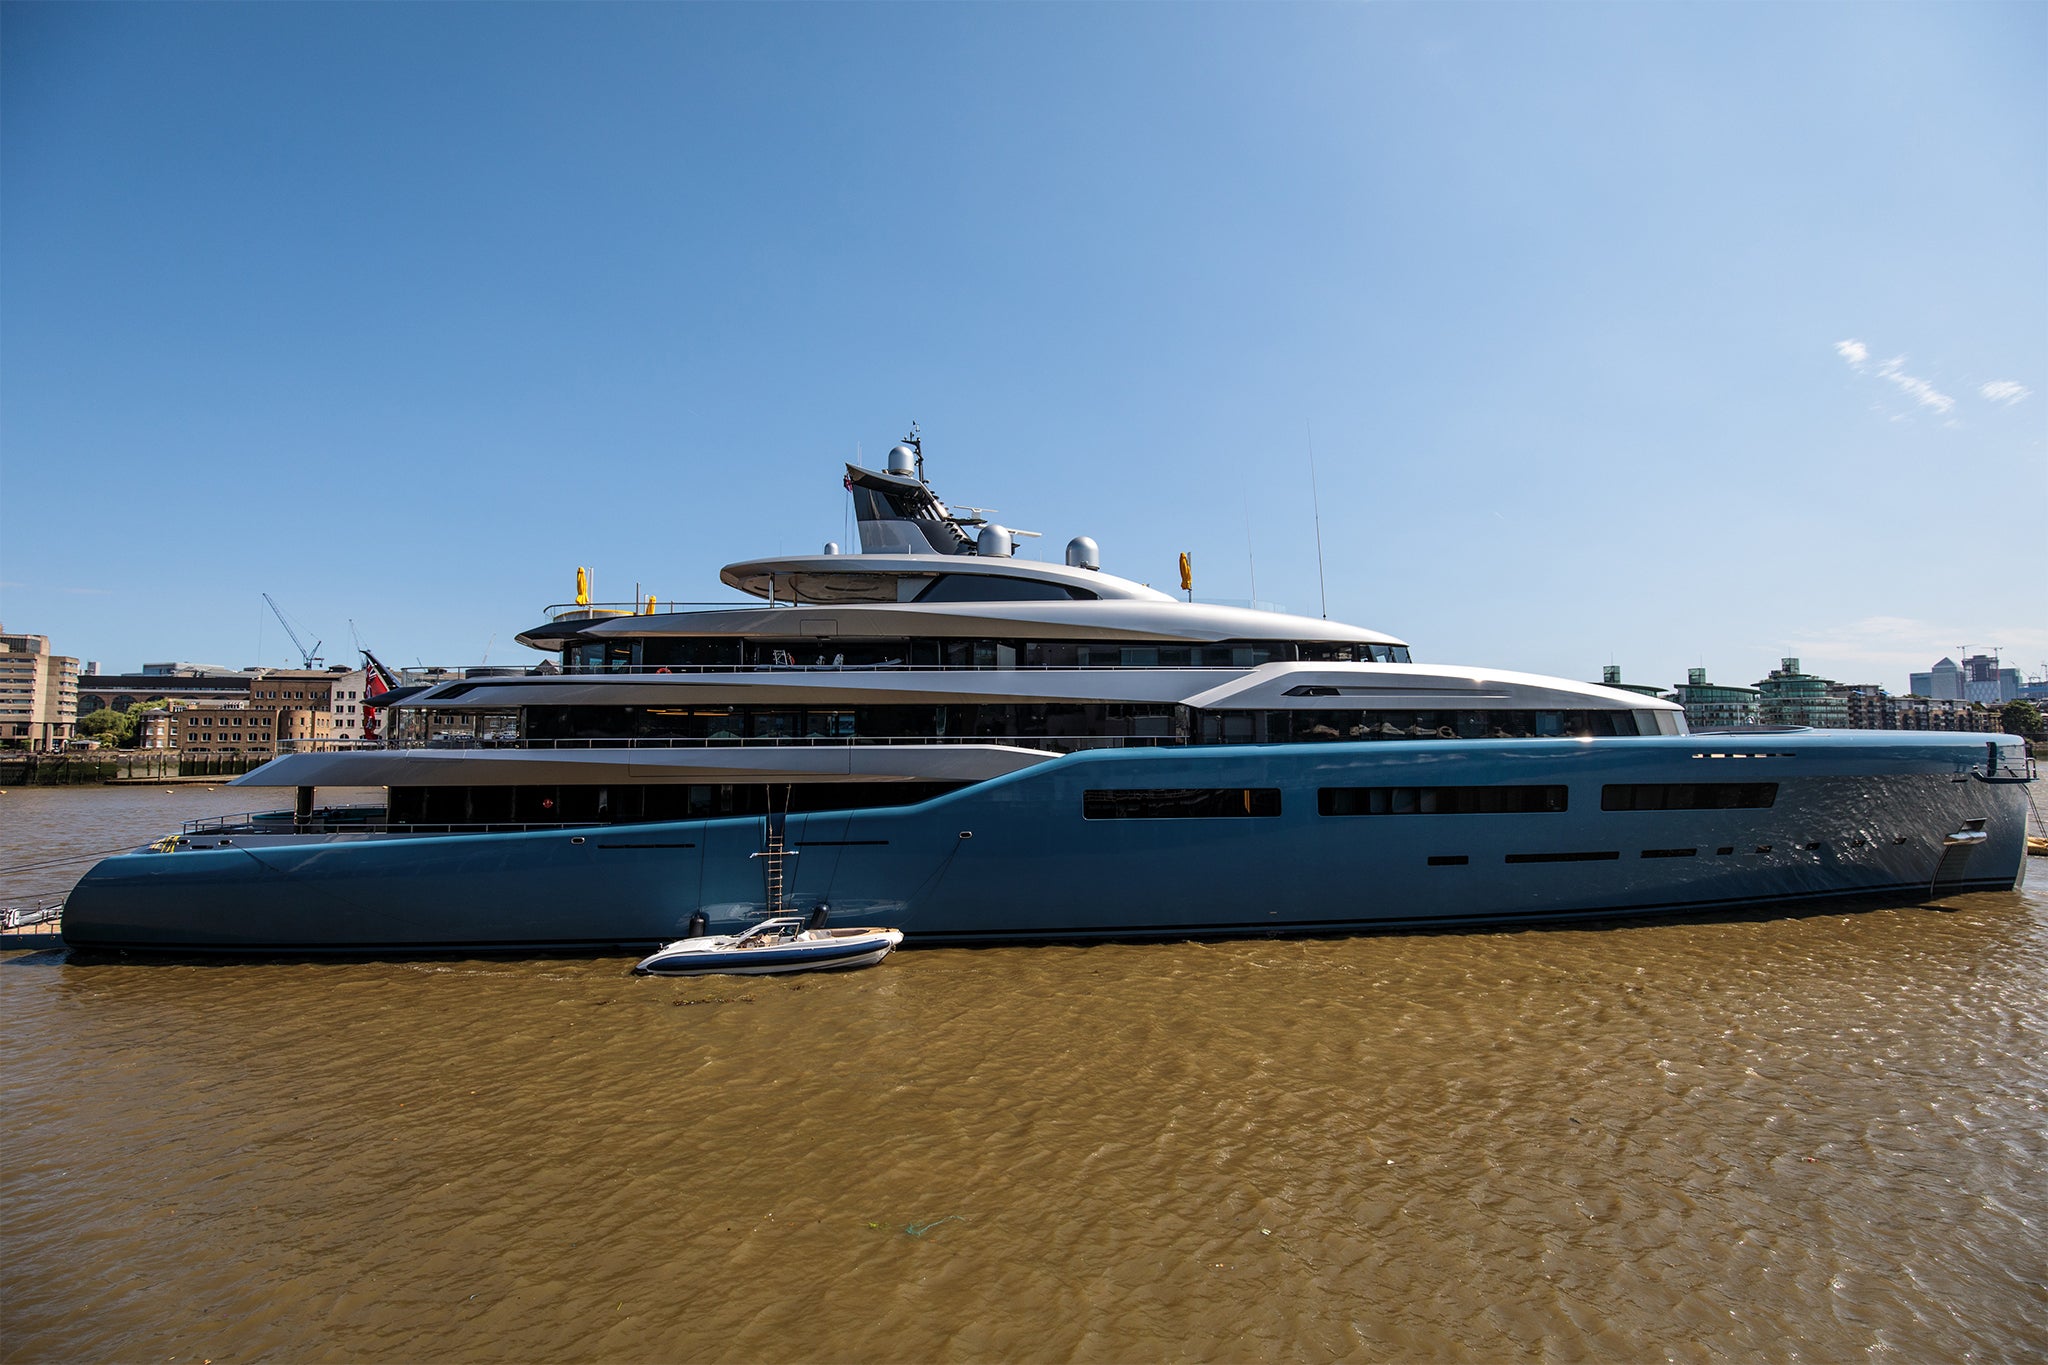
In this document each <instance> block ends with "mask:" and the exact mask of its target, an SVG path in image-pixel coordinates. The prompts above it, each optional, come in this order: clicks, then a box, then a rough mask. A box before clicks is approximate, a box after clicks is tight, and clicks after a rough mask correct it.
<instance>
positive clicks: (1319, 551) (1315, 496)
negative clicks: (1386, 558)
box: [1302, 422, 1330, 621]
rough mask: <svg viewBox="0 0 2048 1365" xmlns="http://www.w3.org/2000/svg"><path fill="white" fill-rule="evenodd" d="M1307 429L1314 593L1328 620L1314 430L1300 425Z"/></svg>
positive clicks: (1308, 424)
mask: <svg viewBox="0 0 2048 1365" xmlns="http://www.w3.org/2000/svg"><path fill="white" fill-rule="evenodd" d="M1302 425H1303V426H1304V427H1306V428H1307V429H1308V499H1309V507H1310V508H1311V509H1312V510H1313V511H1314V512H1315V518H1316V592H1317V593H1318V594H1320V595H1321V597H1322V601H1323V619H1324V620H1325V621H1327V620H1329V619H1330V589H1329V587H1328V586H1327V585H1326V584H1325V583H1324V581H1323V499H1322V494H1321V493H1320V492H1319V491H1318V490H1317V488H1316V429H1315V426H1314V425H1313V424H1312V423H1309V422H1304V423H1302Z"/></svg>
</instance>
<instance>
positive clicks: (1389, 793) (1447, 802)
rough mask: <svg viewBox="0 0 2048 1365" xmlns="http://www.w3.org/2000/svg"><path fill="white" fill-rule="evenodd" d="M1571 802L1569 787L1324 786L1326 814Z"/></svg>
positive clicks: (1482, 809)
mask: <svg viewBox="0 0 2048 1365" xmlns="http://www.w3.org/2000/svg"><path fill="white" fill-rule="evenodd" d="M1570 804H1571V793H1570V791H1569V789H1567V788H1565V787H1324V788H1322V789H1321V790H1319V791H1318V792H1317V793H1316V809H1317V810H1318V811H1319V812H1321V813H1322V814H1324V815H1531V814H1539V813H1544V812H1561V811H1563V810H1565V809H1566V808H1567V807H1568V806H1569V805H1570Z"/></svg>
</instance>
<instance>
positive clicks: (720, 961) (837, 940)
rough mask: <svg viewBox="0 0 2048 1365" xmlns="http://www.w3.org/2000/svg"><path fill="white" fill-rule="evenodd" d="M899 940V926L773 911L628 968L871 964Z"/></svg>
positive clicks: (696, 972) (676, 972) (747, 971)
mask: <svg viewBox="0 0 2048 1365" xmlns="http://www.w3.org/2000/svg"><path fill="white" fill-rule="evenodd" d="M814 918H815V917H814ZM902 942H903V931H902V930H901V929H877V928H863V929H834V928H830V927H826V926H817V927H813V926H812V925H811V924H809V923H807V922H806V921H805V919H804V917H803V916H801V915H776V916H773V917H771V918H769V919H764V920H762V921H761V922H760V923H759V924H756V925H755V926H754V927H753V928H751V929H748V930H747V931H746V932H744V933H739V934H707V935H704V936H702V937H699V938H684V939H677V940H676V941H675V942H674V943H671V944H669V945H667V946H666V947H664V948H663V949H662V950H661V951H660V952H658V953H654V954H651V955H649V956H647V957H645V958H642V959H641V960H640V962H639V964H638V965H637V966H635V967H634V968H633V970H634V971H636V972H640V973H645V974H647V975H652V976H768V975H771V974H779V973H783V972H821V971H843V970H846V969H848V968H852V967H872V966H874V965H875V964H876V963H878V962H880V961H881V960H882V959H883V958H885V957H887V956H888V955H889V954H890V953H891V952H893V951H895V949H896V947H897V945H898V944H900V943H902Z"/></svg>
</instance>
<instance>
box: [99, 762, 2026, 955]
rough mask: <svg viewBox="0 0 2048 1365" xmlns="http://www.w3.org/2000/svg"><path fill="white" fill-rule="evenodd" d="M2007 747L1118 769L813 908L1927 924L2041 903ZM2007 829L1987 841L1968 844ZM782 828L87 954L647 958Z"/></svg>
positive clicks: (1147, 920)
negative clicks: (1185, 795) (1215, 812)
mask: <svg viewBox="0 0 2048 1365" xmlns="http://www.w3.org/2000/svg"><path fill="white" fill-rule="evenodd" d="M1986 771H1987V769H1986V744H1985V742H1984V737H1981V736H1970V735H1939V734H1935V735H1917V734H1897V733H1883V732H1848V731H1840V732H1825V731H1811V732H1802V733H1794V734H1780V735H1757V736H1749V737H1736V736H1706V735H1692V736H1677V737H1670V738H1631V739H1600V740H1562V741H1547V740H1525V741H1479V742H1472V741H1458V740H1445V741H1421V742H1403V743H1365V744H1312V745H1286V746H1272V747H1265V746H1249V745H1240V746H1227V747H1218V748H1178V749H1171V748H1169V749H1118V750H1102V751H1095V752H1090V753H1082V754H1074V755H1069V756H1067V757H1064V758H1061V759H1059V760H1057V761H1054V762H1049V763H1045V764H1042V765H1040V766H1037V767H1034V768H1030V769H1027V770H1025V771H1022V772H1018V773H1013V774H1011V775H1009V776H1007V777H1002V778H997V779H994V780H991V781H988V782H984V783H981V784H979V785H976V786H973V787H969V788H966V789H964V790H961V791H958V792H955V793H953V794H951V795H949V796H945V797H942V798H939V799H936V800H932V801H927V802H924V803H922V804H919V805H914V806H904V807H896V808H890V809H881V810H863V811H853V812H834V813H830V814H814V815H792V816H790V817H789V821H788V840H789V844H790V846H791V847H792V848H794V849H795V850H796V851H797V856H795V857H793V858H791V859H790V860H789V883H788V885H789V898H790V903H791V906H792V908H794V909H796V910H798V911H804V910H808V909H809V908H810V907H812V906H815V905H816V904H818V903H820V902H825V903H828V904H829V905H830V906H831V908H832V916H833V919H834V921H835V922H838V923H859V924H873V925H879V926H886V927H893V928H899V929H902V930H904V931H905V932H906V933H907V934H908V935H909V936H910V940H911V942H912V943H913V944H919V945H923V944H933V943H946V942H954V943H960V942H997V941H1018V940H1034V939H1065V940H1083V939H1099V938H1141V937H1162V936H1171V937H1185V936H1200V935H1217V936H1227V935H1241V934H1247V933H1275V932H1283V933H1316V932H1350V931H1357V930H1369V929H1381V928H1392V927H1410V926H1447V925H1463V924H1480V923H1500V922H1516V921H1540V920H1555V919H1563V918H1573V917H1613V916H1623V915H1638V914H1665V913H1681V912H1709V911H1727V910H1731V909H1738V908H1745V907H1758V906H1779V905H1787V906H1789V905H1794V904H1799V903H1812V902H1818V901H1830V900H1838V899H1846V898H1867V899H1878V898H1889V899H1910V898H1921V897H1926V896H1928V895H1930V894H1936V893H1940V892H1947V891H1953V890H1976V889H1997V888H2006V887H2011V886H2013V885H2015V884H2016V883H2017V882H2018V880H2019V879H2020V877H2021V876H2022V874H2023V872H2024V865H2025V838H2024V832H2025V813H2026V797H2025V794H2024V793H2025V790H2026V788H2025V786H2024V784H2021V783H2017V782H2011V781H1986V780H1985V774H1986ZM1713 783H1771V784H1776V791H1775V797H1774V799H1773V801H1772V803H1771V804H1770V805H1769V807H1768V808H1754V809H1683V810H1672V809H1664V810H1641V809H1631V810H1613V809H1603V788H1605V787H1607V786H1609V785H1610V784H1713ZM1502 785H1518V786H1524V787H1532V786H1563V787H1565V788H1566V789H1567V790H1568V792H1569V800H1568V802H1567V803H1566V808H1565V809H1563V810H1543V811H1537V812H1522V813H1495V814H1479V813H1472V814H1464V813H1459V814H1450V813H1445V814H1435V813H1432V814H1391V813H1390V814H1379V815H1372V814H1359V815H1351V814H1323V813H1322V810H1321V808H1320V804H1319V798H1318V793H1319V791H1320V790H1322V789H1324V788H1445V787H1498V786H1502ZM1158 788H1202V789H1236V788H1244V789H1254V788H1257V789H1276V790H1277V791H1278V792H1279V798H1278V800H1279V809H1278V813H1277V814H1274V815H1270V816H1266V817H1263V818H1253V817H1251V816H1249V815H1247V816H1245V817H1244V818H1117V819H1101V818H1094V819H1091V818H1087V813H1086V798H1085V796H1084V793H1087V792H1091V791H1095V792H1101V791H1131V790H1146V789H1158ZM1972 821H1981V822H1982V825H1981V829H1982V831H1983V833H1984V838H1983V839H1982V840H1981V841H1980V842H1973V843H1970V844H1968V845H1966V846H1964V847H1963V850H1962V851H1961V852H1960V853H1959V852H1958V851H1957V849H1956V848H1953V847H1950V846H1948V845H1946V844H1945V840H1946V839H1947V838H1948V836H1950V835H1952V834H1955V833H1957V832H1958V831H1963V830H1965V829H1967V828H1968V827H1969V824H1970V822H1972ZM760 847H761V822H760V820H758V819H739V820H713V821H690V822H679V823H671V824H643V825H617V826H607V827H600V828H584V829H567V830H562V831H549V832H543V833H515V834H489V835H461V836H453V837H392V836H380V835H346V834H343V835H330V836H314V835H309V836H303V837H291V836H285V837H282V838H274V839H271V840H268V841H262V840H250V841H246V842H240V841H238V844H237V846H235V847H230V848H219V849H205V850H192V849H181V850H179V851H177V852H173V853H154V852H138V853H134V854H129V855H125V856H122V857H118V858H111V859H108V860H106V861H105V862H102V863H101V864H99V865H98V866H97V867H95V868H94V869H93V870H92V871H91V872H90V873H89V874H88V875H87V876H86V877H85V878H84V880H82V881H81V882H80V883H79V885H78V887H77V888H76V890H75V891H74V892H73V893H72V896H71V899H70V901H69V902H68V904H67V906H66V909H65V915H64V935H65V939H66V941H67V942H68V943H70V944H72V945H74V946H79V947H101V948H153V949H170V950H185V951H243V952H280V953H314V952H341V953H388V952H426V951H447V950H477V949H490V950H517V951H573V950H586V949H610V948H644V947H645V946H646V945H650V944H657V943H662V942H666V941H669V940H673V939H676V938H679V937H681V936H683V934H684V932H685V929H686V926H687V925H688V922H689V920H690V917H691V915H692V914H693V913H695V912H697V911H699V910H701V911H703V912H704V913H705V914H706V915H707V917H708V918H709V920H710V926H711V932H714V933H719V932H732V931H735V930H737V929H739V928H741V927H743V926H744V925H745V924H747V923H750V922H752V921H754V920H756V919H758V918H759V916H760V914H761V913H762V910H763V906H762V890H761V871H760V864H759V863H758V862H757V861H756V860H755V859H754V858H753V857H752V855H753V854H755V853H756V852H757V851H758V850H759V849H760Z"/></svg>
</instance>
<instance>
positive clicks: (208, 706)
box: [170, 701, 278, 758]
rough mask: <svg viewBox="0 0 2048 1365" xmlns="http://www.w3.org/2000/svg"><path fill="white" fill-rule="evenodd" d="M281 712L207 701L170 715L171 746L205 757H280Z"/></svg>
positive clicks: (183, 752)
mask: <svg viewBox="0 0 2048 1365" xmlns="http://www.w3.org/2000/svg"><path fill="white" fill-rule="evenodd" d="M277 719H278V713H277V712H275V711H271V710H259V709H257V708H256V707H254V706H251V705H250V704H249V703H248V702H245V701H244V702H204V703H200V704H198V705H195V706H188V707H185V708H183V709H182V710H179V711H176V712H174V713H172V715H171V722H170V728H171V747H172V748H174V749H176V750H177V751H178V752H179V753H181V754H198V755H201V756H202V757H209V758H211V757H232V758H275V757H277Z"/></svg>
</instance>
